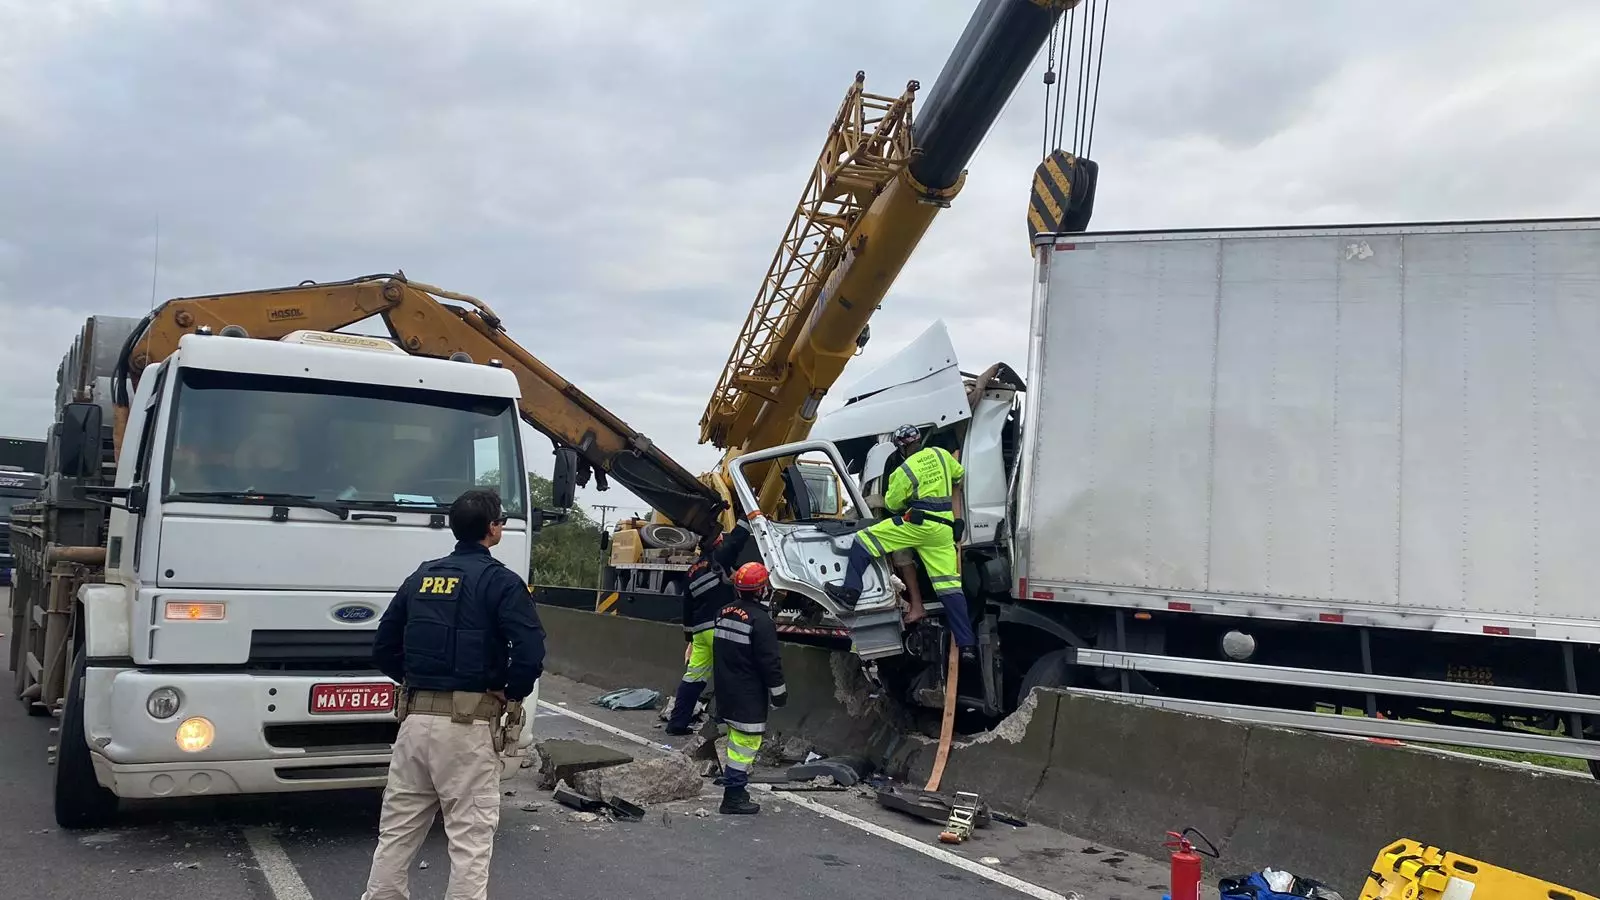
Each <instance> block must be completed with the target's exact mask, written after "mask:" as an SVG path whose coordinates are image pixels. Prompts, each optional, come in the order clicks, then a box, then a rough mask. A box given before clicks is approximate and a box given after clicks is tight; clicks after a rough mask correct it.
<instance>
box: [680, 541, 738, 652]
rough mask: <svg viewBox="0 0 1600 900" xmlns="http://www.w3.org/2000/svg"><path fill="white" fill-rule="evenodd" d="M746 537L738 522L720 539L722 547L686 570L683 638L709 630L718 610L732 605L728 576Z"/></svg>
mask: <svg viewBox="0 0 1600 900" xmlns="http://www.w3.org/2000/svg"><path fill="white" fill-rule="evenodd" d="M749 537H750V532H749V531H748V530H747V529H746V528H745V527H744V523H743V522H740V523H738V524H737V525H735V526H733V530H732V531H730V532H728V533H727V534H726V535H724V536H723V538H722V543H721V544H720V545H718V547H717V549H716V550H715V551H712V552H710V553H702V554H700V558H699V559H697V560H695V562H694V565H692V566H690V567H689V571H688V573H687V574H686V575H685V576H684V590H683V636H684V637H685V638H691V637H693V636H694V635H695V634H697V633H699V632H702V631H706V630H708V629H710V628H711V623H712V621H713V620H714V619H716V617H717V610H719V609H721V608H722V607H724V606H726V605H727V604H729V603H732V602H733V601H734V593H733V583H732V582H731V581H729V576H730V575H731V574H732V572H733V564H734V563H736V562H738V561H739V555H740V554H741V553H743V552H744V544H745V541H746V540H748V539H749Z"/></svg>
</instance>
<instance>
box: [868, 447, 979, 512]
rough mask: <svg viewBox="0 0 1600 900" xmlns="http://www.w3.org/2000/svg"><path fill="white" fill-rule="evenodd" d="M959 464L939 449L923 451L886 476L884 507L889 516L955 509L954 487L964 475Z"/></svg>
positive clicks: (964, 470)
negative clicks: (918, 510)
mask: <svg viewBox="0 0 1600 900" xmlns="http://www.w3.org/2000/svg"><path fill="white" fill-rule="evenodd" d="M966 471H967V470H966V469H964V468H962V466H961V462H960V461H959V460H957V459H956V458H955V457H954V456H952V455H950V451H948V450H945V449H944V448H942V447H924V448H922V449H921V450H918V451H917V452H915V453H913V454H911V457H910V458H909V459H907V460H906V461H905V462H903V463H901V464H900V467H899V468H897V469H895V470H894V471H893V472H891V473H889V490H888V491H887V492H886V493H885V494H884V498H883V500H884V503H885V504H887V505H888V507H889V510H890V511H891V512H900V511H902V510H905V509H920V510H923V511H924V512H932V513H939V512H950V511H951V510H952V509H954V508H955V502H954V501H955V492H956V491H955V483H956V482H957V481H959V480H960V479H961V476H963V475H965V474H966Z"/></svg>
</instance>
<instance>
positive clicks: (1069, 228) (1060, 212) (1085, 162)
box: [1028, 150, 1100, 242]
mask: <svg viewBox="0 0 1600 900" xmlns="http://www.w3.org/2000/svg"><path fill="white" fill-rule="evenodd" d="M1099 177H1100V165H1099V164H1098V163H1096V162H1095V161H1094V160H1092V159H1087V158H1085V157H1081V156H1073V155H1072V154H1070V153H1068V152H1066V151H1065V150H1055V151H1053V152H1051V154H1050V155H1049V156H1046V157H1045V158H1044V162H1042V163H1040V164H1039V167H1038V168H1037V169H1034V170H1033V191H1032V196H1031V197H1030V198H1029V200H1028V240H1029V241H1030V242H1031V241H1032V240H1033V239H1034V238H1036V237H1038V236H1039V235H1041V234H1073V233H1076V232H1080V231H1085V230H1087V229H1088V227H1089V219H1090V217H1091V216H1093V215H1094V188H1095V184H1096V182H1098V181H1099Z"/></svg>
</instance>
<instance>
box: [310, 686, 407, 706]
mask: <svg viewBox="0 0 1600 900" xmlns="http://www.w3.org/2000/svg"><path fill="white" fill-rule="evenodd" d="M394 690H395V686H394V685H393V684H391V683H389V682H387V681H385V682H378V683H373V684H314V685H312V686H311V712H313V713H364V712H388V711H389V710H391V709H394Z"/></svg>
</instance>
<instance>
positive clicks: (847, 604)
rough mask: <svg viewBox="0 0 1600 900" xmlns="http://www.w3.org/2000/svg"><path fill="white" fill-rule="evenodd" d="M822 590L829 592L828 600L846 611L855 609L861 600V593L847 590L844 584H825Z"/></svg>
mask: <svg viewBox="0 0 1600 900" xmlns="http://www.w3.org/2000/svg"><path fill="white" fill-rule="evenodd" d="M822 589H823V590H825V591H827V592H828V598H829V599H830V600H832V601H833V602H835V603H837V604H839V605H840V606H842V607H844V608H845V609H855V608H856V601H858V600H860V599H861V592H860V591H853V590H849V589H847V588H846V587H845V586H844V585H842V584H825V585H823V586H822Z"/></svg>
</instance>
